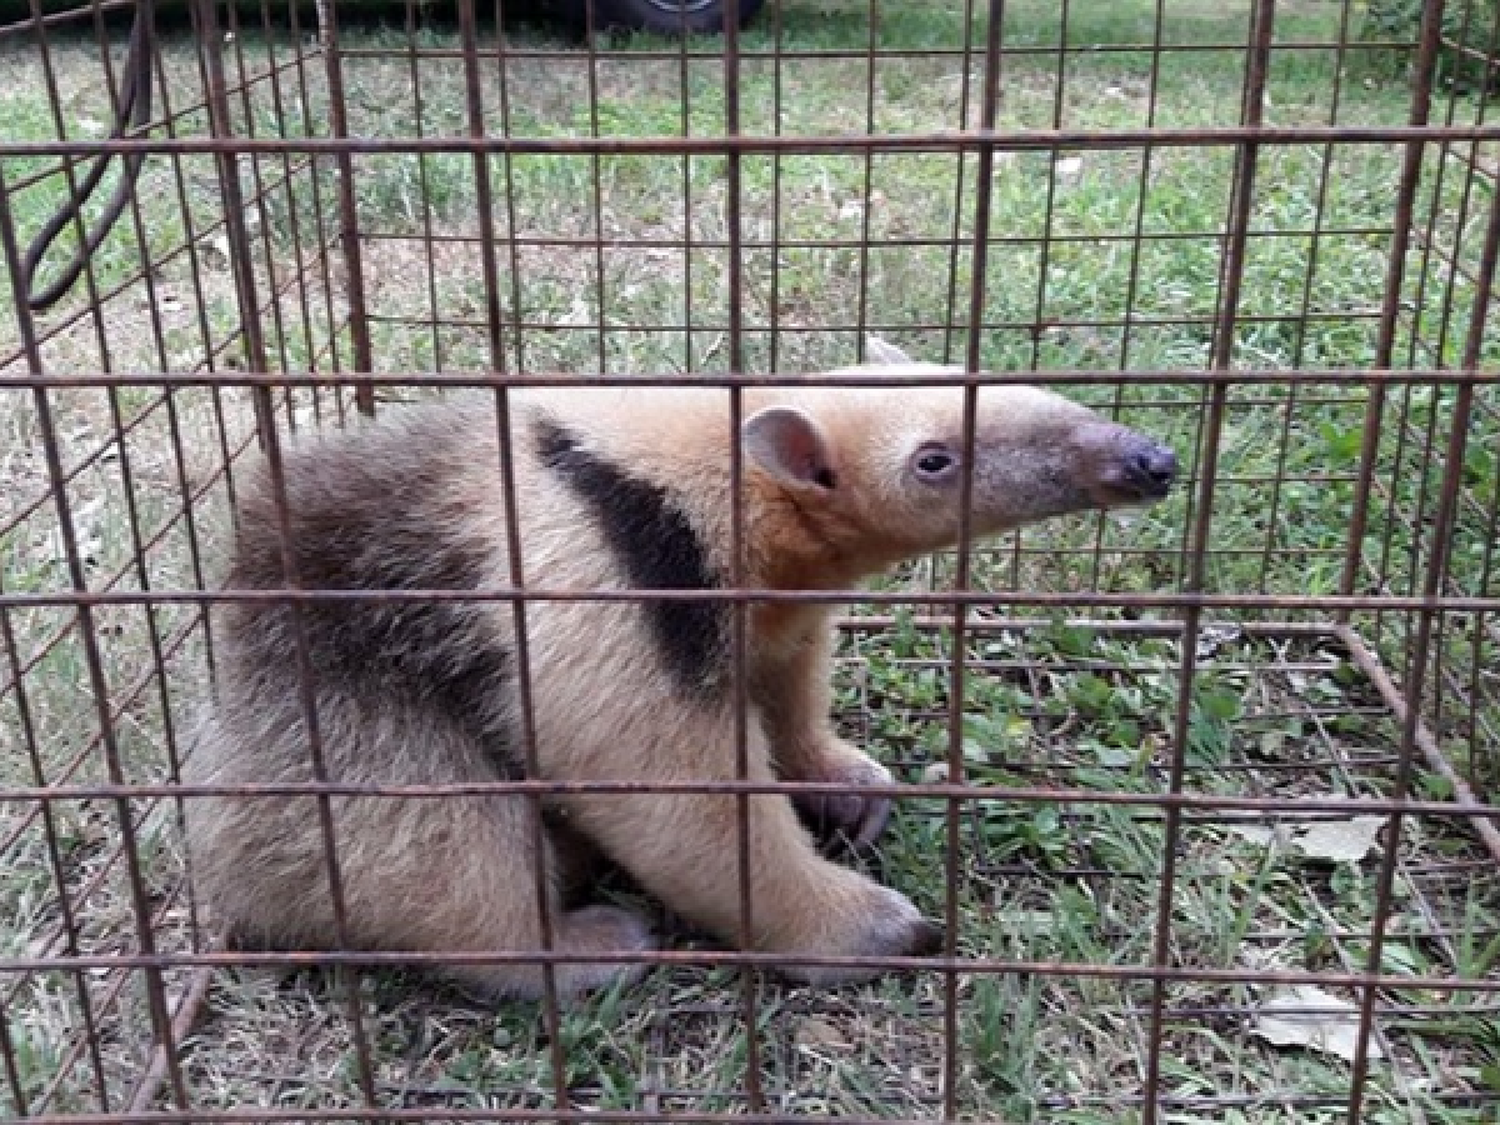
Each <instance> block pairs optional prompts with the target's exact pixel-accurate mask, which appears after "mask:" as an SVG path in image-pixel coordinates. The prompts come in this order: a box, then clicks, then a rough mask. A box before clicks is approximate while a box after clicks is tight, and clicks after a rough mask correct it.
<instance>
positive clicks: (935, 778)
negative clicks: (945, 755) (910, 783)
mask: <svg viewBox="0 0 1500 1125" xmlns="http://www.w3.org/2000/svg"><path fill="white" fill-rule="evenodd" d="M947 780H948V763H947V762H933V763H932V764H931V765H929V766H927V767H926V768H925V769H923V770H922V784H923V785H942V784H943V783H944V782H945V781H947Z"/></svg>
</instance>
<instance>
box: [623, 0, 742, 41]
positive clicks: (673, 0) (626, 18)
mask: <svg viewBox="0 0 1500 1125" xmlns="http://www.w3.org/2000/svg"><path fill="white" fill-rule="evenodd" d="M595 2H596V8H595V11H596V15H595V19H597V20H600V22H601V23H603V24H605V25H612V26H615V27H627V28H631V29H633V30H636V31H650V32H655V33H656V34H658V35H675V34H678V33H679V32H683V31H686V32H688V33H689V34H709V35H712V34H714V33H716V32H721V31H723V30H724V9H725V3H724V0H595ZM764 4H765V0H740V25H741V26H744V24H745V23H746V22H748V21H749V20H750V18H751V17H752V16H754V15H755V13H756V12H758V11H759V10H760V9H761V7H762V6H763V5H764Z"/></svg>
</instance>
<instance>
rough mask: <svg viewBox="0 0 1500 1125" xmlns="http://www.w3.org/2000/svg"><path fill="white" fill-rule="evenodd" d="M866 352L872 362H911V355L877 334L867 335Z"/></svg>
mask: <svg viewBox="0 0 1500 1125" xmlns="http://www.w3.org/2000/svg"><path fill="white" fill-rule="evenodd" d="M865 353H866V355H867V356H868V357H869V361H870V362H871V363H887V364H907V363H910V362H911V357H910V356H909V355H907V354H906V353H905V352H904V351H902V350H901V349H900V348H898V347H897V346H896V345H895V344H893V343H891V342H890V341H889V340H882V339H881V338H880V337H879V336H875V335H868V336H866V337H865Z"/></svg>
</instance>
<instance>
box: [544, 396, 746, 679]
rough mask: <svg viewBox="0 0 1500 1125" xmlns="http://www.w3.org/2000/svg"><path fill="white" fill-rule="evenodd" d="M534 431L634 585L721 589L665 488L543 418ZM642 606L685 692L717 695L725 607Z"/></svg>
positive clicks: (689, 604)
mask: <svg viewBox="0 0 1500 1125" xmlns="http://www.w3.org/2000/svg"><path fill="white" fill-rule="evenodd" d="M535 427H536V443H537V456H538V458H539V459H540V460H541V463H542V464H543V465H545V466H546V467H547V468H549V469H551V470H553V471H554V472H556V473H557V474H558V475H559V476H561V477H562V478H563V479H564V480H566V481H567V483H568V485H569V487H571V488H572V490H573V491H574V493H575V494H577V496H578V497H579V499H581V500H583V501H584V502H585V503H586V504H588V505H589V507H590V508H591V509H592V511H593V513H594V518H595V519H596V520H597V521H598V523H599V527H600V529H601V530H602V531H603V532H604V538H605V540H606V541H607V542H608V543H609V546H610V549H611V550H612V551H613V552H614V554H615V557H616V559H617V560H618V561H619V563H620V566H621V567H623V568H624V570H625V573H626V575H627V576H628V577H629V579H630V582H631V585H632V586H633V587H634V588H636V589H642V590H711V589H716V588H718V587H719V586H720V585H722V583H721V582H720V581H719V577H718V575H717V574H715V573H714V570H713V568H712V567H711V566H710V565H709V562H708V556H707V552H706V551H705V550H704V547H703V541H702V539H701V538H700V537H699V535H698V532H697V531H696V530H695V529H694V528H693V525H692V523H691V522H689V520H688V518H687V516H686V515H685V514H684V513H683V511H682V509H681V508H680V507H678V506H677V505H676V504H675V503H674V502H673V500H672V496H671V494H670V493H669V492H668V491H667V489H665V488H663V487H661V486H660V485H656V484H652V483H651V482H650V481H645V480H641V479H639V478H637V477H632V476H630V475H629V474H628V473H626V472H625V471H623V470H622V469H621V468H620V467H619V466H618V465H613V464H610V463H609V462H608V461H606V460H604V459H603V458H600V457H597V456H595V455H594V454H592V453H590V452H589V451H588V450H586V449H584V448H583V447H582V445H581V444H580V443H579V440H578V438H577V437H576V436H575V435H574V434H571V433H569V432H568V431H567V430H566V429H564V428H563V427H562V426H560V425H558V424H557V423H556V422H555V421H552V420H551V419H539V420H538V421H537V422H536V424H535ZM641 608H642V610H643V611H644V612H645V614H646V620H647V621H648V622H649V623H650V627H651V630H652V633H653V634H654V636H655V638H656V643H657V644H658V645H659V646H660V648H661V652H662V656H663V657H664V659H665V660H666V662H667V667H668V669H669V670H670V671H671V673H672V675H673V676H675V677H676V679H677V681H678V682H679V683H680V684H682V685H683V687H684V688H685V689H687V690H689V691H705V690H712V689H713V688H714V687H716V686H717V685H718V684H719V683H721V682H722V678H723V673H724V661H725V657H726V645H725V638H726V635H727V633H726V629H725V625H726V622H725V614H724V607H723V606H722V605H717V604H714V603H711V602H680V601H654V602H649V603H646V604H644V605H643V606H642V607H641Z"/></svg>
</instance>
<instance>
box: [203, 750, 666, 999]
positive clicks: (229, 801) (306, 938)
mask: <svg viewBox="0 0 1500 1125" xmlns="http://www.w3.org/2000/svg"><path fill="white" fill-rule="evenodd" d="M329 726H330V727H331V728H332V731H331V733H333V734H334V735H335V737H334V738H333V739H332V740H331V746H332V747H336V751H335V753H334V754H333V755H330V756H331V757H334V758H335V759H336V760H337V761H338V762H339V764H347V763H350V762H355V761H358V760H359V756H358V752H359V751H360V749H362V747H361V746H360V744H359V743H358V741H357V740H354V739H350V740H347V741H346V740H342V739H339V738H338V737H337V735H338V734H341V733H343V734H348V733H350V732H349V728H347V727H345V728H343V729H342V730H341V729H340V728H339V726H338V724H336V723H330V724H329ZM196 743H197V745H196V747H195V749H196V750H197V751H201V752H202V753H195V754H193V755H190V756H189V763H190V764H189V765H188V766H187V767H186V770H185V772H186V773H187V774H188V775H189V780H190V781H206V782H212V783H215V784H224V783H228V784H236V783H243V782H245V781H248V780H252V779H254V780H267V779H270V780H290V779H293V778H296V779H298V780H303V779H305V777H304V776H298V775H299V774H301V769H300V763H297V764H296V765H294V764H293V763H294V762H296V756H295V755H294V754H293V753H292V751H291V748H290V746H278V745H277V742H276V740H275V739H264V738H263V739H262V740H261V741H255V740H252V739H249V738H243V739H242V738H236V737H233V736H232V735H230V734H229V733H228V729H227V728H226V727H225V726H223V725H220V724H218V723H210V724H208V725H207V726H206V727H205V728H204V730H203V731H202V732H200V735H199V737H198V739H197V740H196ZM429 749H430V750H432V751H433V755H432V757H431V758H429V759H428V760H429V761H431V760H438V754H437V752H438V751H439V750H440V749H444V748H437V747H429ZM278 751H282V752H284V753H281V754H278ZM278 759H279V760H278ZM447 760H449V761H452V760H455V759H454V758H452V757H449V758H447ZM278 767H279V768H278ZM351 772H352V771H351ZM413 772H415V771H413ZM356 780H368V779H367V778H357V779H356ZM400 780H403V781H412V780H414V779H413V778H412V777H410V776H407V777H403V778H401V779H400ZM416 780H421V781H435V780H440V779H438V778H434V777H430V776H429V777H423V778H420V779H416ZM448 780H451V778H450V779H448ZM187 804H188V832H189V847H190V859H191V863H192V865H193V866H192V871H193V881H194V884H195V887H196V888H197V892H198V895H199V897H200V899H201V900H202V901H204V902H206V903H207V904H208V905H209V906H210V907H211V908H212V909H213V912H214V915H215V917H216V920H217V921H218V922H219V923H220V924H221V925H222V926H223V927H224V929H225V930H226V932H227V933H229V934H230V935H232V937H233V940H234V941H235V943H236V944H237V945H238V946H240V947H241V948H262V949H264V948H272V949H311V950H329V949H336V948H338V947H339V944H340V934H339V929H338V926H337V924H336V918H335V914H334V910H333V898H332V894H331V885H330V882H329V876H328V871H329V865H328V861H327V857H326V855H325V852H324V848H323V834H322V831H321V823H320V818H319V815H318V811H317V805H316V803H315V802H314V801H313V800H312V799H310V798H306V797H298V798H282V797H270V798H266V797H260V798H240V799H233V798H218V797H213V798H207V799H201V798H189V799H188V801H187ZM330 804H331V807H332V813H333V823H334V844H335V848H336V850H337V857H338V871H339V877H340V882H341V884H342V887H343V898H344V920H345V932H344V939H345V940H346V941H347V943H348V945H349V946H351V947H353V948H356V949H363V950H378V951H384V952H419V953H441V952H461V953H474V952H490V951H509V952H539V951H540V950H541V948H542V944H541V924H540V918H541V915H540V912H539V910H538V903H537V890H536V875H535V864H536V862H537V858H538V857H537V856H536V853H535V849H534V847H533V835H532V831H531V824H530V819H529V818H530V812H529V810H528V808H527V807H526V804H525V803H524V802H523V800H522V799H521V798H518V797H507V796H456V795H455V796H451V797H422V798H411V797H357V798H347V797H334V798H332V799H331V801H330ZM543 841H544V847H543V854H542V855H541V857H540V862H541V863H542V864H543V865H544V873H545V875H546V884H547V889H548V899H549V905H550V910H551V917H552V919H553V924H552V934H553V948H554V949H555V950H557V951H559V952H569V953H606V954H607V953H611V952H636V951H640V950H643V949H648V948H651V947H652V945H653V944H654V942H653V938H652V935H651V933H650V930H649V928H648V926H647V924H646V922H645V921H644V920H643V919H641V918H639V917H638V916H636V915H634V914H632V913H630V912H628V911H625V910H620V909H617V908H613V907H607V906H589V907H584V908H582V909H577V910H571V911H568V910H564V909H562V906H561V903H562V898H563V895H562V893H561V891H562V888H561V883H562V882H563V879H564V876H565V875H566V874H568V872H567V870H566V868H567V866H568V864H567V863H565V862H563V861H564V860H565V859H567V858H569V855H570V852H571V849H570V848H569V847H568V846H566V844H563V846H561V847H559V846H558V845H557V844H554V841H553V839H552V834H551V832H546V833H544V835H543ZM559 843H560V844H561V843H562V840H561V839H560V840H559ZM434 971H435V972H436V973H437V974H439V975H443V976H447V977H449V978H451V979H454V980H455V981H456V982H458V983H459V984H461V985H462V986H463V987H464V988H466V989H467V990H468V991H470V992H474V993H478V994H482V995H484V996H486V997H489V998H499V997H501V996H521V997H530V996H535V995H538V994H539V992H540V990H541V988H542V981H543V974H542V970H541V968H540V967H539V965H538V964H536V963H533V964H508V965H507V964H500V965H469V966H452V967H439V968H437V969H435V970H434ZM641 971H642V967H641V966H638V965H628V964H620V963H609V962H588V963H577V964H563V965H559V966H558V969H557V973H556V980H557V984H558V987H559V990H560V991H561V992H563V993H564V994H567V995H572V994H577V993H580V992H585V991H589V990H591V989H594V988H597V987H602V986H605V985H608V984H609V983H611V982H613V981H615V980H617V979H620V978H626V979H634V978H635V977H637V976H639V975H640V972H641Z"/></svg>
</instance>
